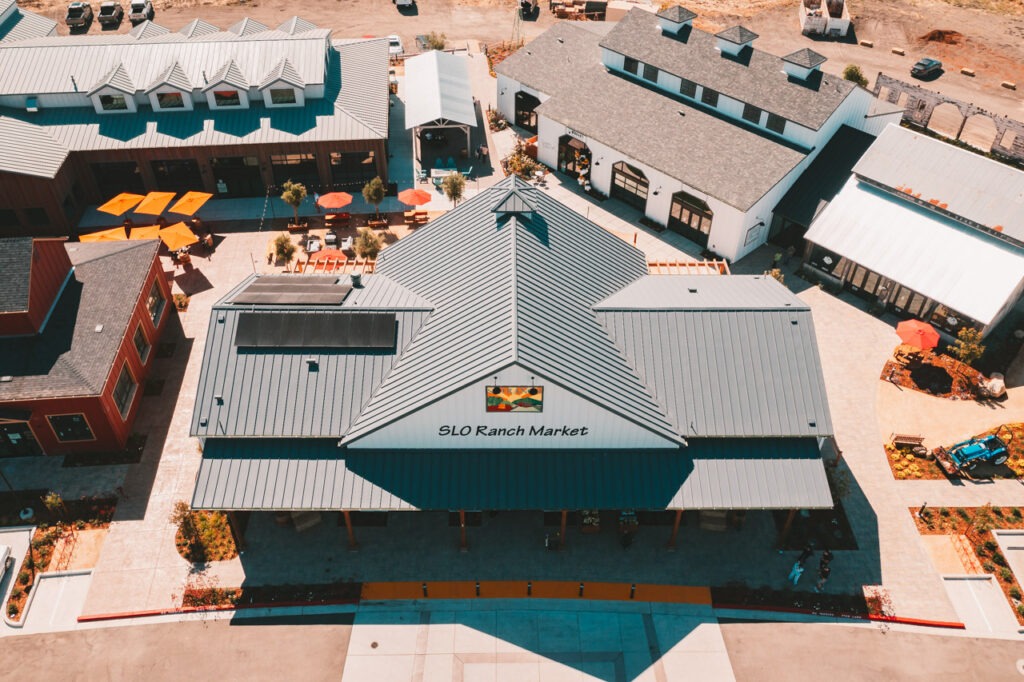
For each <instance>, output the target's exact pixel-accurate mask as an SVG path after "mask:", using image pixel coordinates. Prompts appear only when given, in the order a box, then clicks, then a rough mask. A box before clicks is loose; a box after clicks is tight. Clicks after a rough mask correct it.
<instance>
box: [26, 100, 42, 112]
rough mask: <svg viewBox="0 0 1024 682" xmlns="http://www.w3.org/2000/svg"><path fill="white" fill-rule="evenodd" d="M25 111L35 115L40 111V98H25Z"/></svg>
mask: <svg viewBox="0 0 1024 682" xmlns="http://www.w3.org/2000/svg"><path fill="white" fill-rule="evenodd" d="M25 111H27V112H29V113H30V114H34V113H36V112H37V111H39V98H38V97H27V98H25Z"/></svg>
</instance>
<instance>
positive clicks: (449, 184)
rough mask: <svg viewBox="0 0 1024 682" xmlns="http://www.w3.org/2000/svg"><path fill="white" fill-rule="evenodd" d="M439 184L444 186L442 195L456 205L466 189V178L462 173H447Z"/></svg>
mask: <svg viewBox="0 0 1024 682" xmlns="http://www.w3.org/2000/svg"><path fill="white" fill-rule="evenodd" d="M441 186H442V187H444V195H445V196H446V197H448V199H449V200H450V201H451V202H452V205H453V206H458V205H459V202H460V201H462V195H463V193H465V191H466V178H464V177H463V176H462V173H449V174H448V175H447V176H445V179H444V180H443V181H442V182H441Z"/></svg>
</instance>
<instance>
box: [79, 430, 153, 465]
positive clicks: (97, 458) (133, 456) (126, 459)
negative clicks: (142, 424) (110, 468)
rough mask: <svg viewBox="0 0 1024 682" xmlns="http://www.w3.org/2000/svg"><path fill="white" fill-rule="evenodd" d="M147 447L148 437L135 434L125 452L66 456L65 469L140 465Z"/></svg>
mask: <svg viewBox="0 0 1024 682" xmlns="http://www.w3.org/2000/svg"><path fill="white" fill-rule="evenodd" d="M145 447H146V436H145V435H144V434H141V433H133V434H132V435H130V436H129V437H128V443H127V444H126V445H125V447H124V450H118V451H117V452H79V453H73V454H70V455H64V463H63V464H61V466H62V467H64V468H65V469H69V468H75V467H95V466H106V465H109V464H138V463H139V462H140V461H142V449H143V448H145Z"/></svg>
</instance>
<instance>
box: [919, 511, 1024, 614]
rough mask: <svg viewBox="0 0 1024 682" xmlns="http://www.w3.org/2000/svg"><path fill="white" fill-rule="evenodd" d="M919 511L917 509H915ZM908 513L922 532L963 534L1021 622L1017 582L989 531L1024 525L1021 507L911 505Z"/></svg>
mask: <svg viewBox="0 0 1024 682" xmlns="http://www.w3.org/2000/svg"><path fill="white" fill-rule="evenodd" d="M919 512H920V513H919ZM910 513H911V514H912V515H913V517H914V522H915V523H916V524H917V530H918V532H920V533H921V534H922V535H963V536H964V537H966V538H967V540H968V542H970V544H971V547H972V548H973V549H974V553H975V554H976V555H977V556H978V561H979V562H980V563H981V567H982V569H983V570H984V571H985V572H986V573H991V574H992V575H993V576H994V577H995V579H996V580H997V581H998V582H999V586H1000V587H1001V588H1002V589H1003V594H1005V595H1006V598H1007V600H1008V601H1009V602H1010V608H1012V609H1013V612H1014V615H1016V616H1017V621H1018V622H1019V623H1020V624H1022V625H1024V603H1022V602H1021V586H1020V585H1019V584H1018V583H1017V581H1016V580H1015V578H1014V575H1013V572H1012V571H1011V570H1010V569H1009V567H1008V566H1007V565H1006V557H1004V556H1003V554H1002V552H1000V551H999V545H998V543H997V542H996V539H995V537H993V535H992V530H993V529H998V530H1006V529H1024V509H1022V508H1021V507H993V506H991V505H986V506H984V507H954V508H947V507H939V508H938V509H930V508H925V509H924V510H923V511H922V510H920V509H913V508H912V509H911V510H910Z"/></svg>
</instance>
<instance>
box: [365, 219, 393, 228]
mask: <svg viewBox="0 0 1024 682" xmlns="http://www.w3.org/2000/svg"><path fill="white" fill-rule="evenodd" d="M366 226H367V227H369V228H370V229H373V230H385V229H387V227H388V221H386V220H373V219H370V220H367V221H366Z"/></svg>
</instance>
